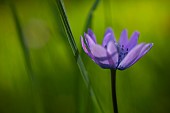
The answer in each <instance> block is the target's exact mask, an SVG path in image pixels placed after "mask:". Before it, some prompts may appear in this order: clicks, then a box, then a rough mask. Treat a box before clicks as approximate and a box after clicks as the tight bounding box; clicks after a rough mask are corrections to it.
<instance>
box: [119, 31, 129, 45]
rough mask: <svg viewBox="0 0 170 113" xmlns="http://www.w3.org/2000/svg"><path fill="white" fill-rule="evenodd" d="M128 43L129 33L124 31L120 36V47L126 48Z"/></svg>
mask: <svg viewBox="0 0 170 113" xmlns="http://www.w3.org/2000/svg"><path fill="white" fill-rule="evenodd" d="M127 43H128V33H127V30H126V29H124V30H123V31H122V33H121V36H120V40H119V45H120V46H122V45H123V46H124V47H125V46H126V45H127Z"/></svg>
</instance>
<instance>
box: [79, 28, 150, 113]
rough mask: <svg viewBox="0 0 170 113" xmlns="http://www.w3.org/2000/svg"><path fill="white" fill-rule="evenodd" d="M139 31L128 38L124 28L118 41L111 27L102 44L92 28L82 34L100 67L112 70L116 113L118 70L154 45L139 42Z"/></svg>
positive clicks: (140, 56) (84, 43)
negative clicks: (98, 41) (97, 39)
mask: <svg viewBox="0 0 170 113" xmlns="http://www.w3.org/2000/svg"><path fill="white" fill-rule="evenodd" d="M138 37H139V32H137V31H135V32H134V33H133V34H132V36H131V38H130V39H129V40H128V34H127V30H126V29H125V30H123V31H122V33H121V36H120V39H119V41H118V42H117V41H116V38H115V36H114V33H113V31H112V29H111V28H108V29H107V30H106V32H105V35H104V39H103V43H102V45H99V44H98V43H97V41H96V36H95V34H94V33H93V31H92V30H91V29H88V32H87V33H84V38H83V37H82V36H81V44H82V48H83V50H84V51H85V53H86V54H87V55H88V56H89V57H90V58H91V59H92V60H93V61H94V62H95V63H96V64H98V65H99V66H100V67H102V68H105V69H110V70H111V85H112V86H111V88H112V103H113V110H114V113H118V107H117V98H116V70H117V69H119V70H124V69H126V68H129V67H130V66H132V65H133V64H135V63H136V62H137V61H138V60H139V59H140V58H142V57H143V56H144V55H145V54H146V53H147V52H148V51H149V50H150V49H151V48H152V46H153V43H140V44H138Z"/></svg>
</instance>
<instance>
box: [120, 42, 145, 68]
mask: <svg viewBox="0 0 170 113" xmlns="http://www.w3.org/2000/svg"><path fill="white" fill-rule="evenodd" d="M144 46H145V44H144V43H141V44H138V45H136V46H135V47H134V48H133V49H132V50H131V51H130V52H129V53H128V54H127V55H126V56H125V58H124V59H123V60H122V61H121V62H120V64H119V66H118V69H120V70H123V69H126V68H127V66H128V65H129V64H130V63H132V62H133V61H134V60H135V59H136V58H137V57H138V55H139V54H140V51H141V49H142V48H143V47H144Z"/></svg>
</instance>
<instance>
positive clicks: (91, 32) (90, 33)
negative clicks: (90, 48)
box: [87, 29, 97, 43]
mask: <svg viewBox="0 0 170 113" xmlns="http://www.w3.org/2000/svg"><path fill="white" fill-rule="evenodd" d="M87 33H88V35H89V36H90V37H91V39H92V40H93V41H94V43H97V41H96V36H95V34H94V33H93V31H92V30H91V29H88V32H87Z"/></svg>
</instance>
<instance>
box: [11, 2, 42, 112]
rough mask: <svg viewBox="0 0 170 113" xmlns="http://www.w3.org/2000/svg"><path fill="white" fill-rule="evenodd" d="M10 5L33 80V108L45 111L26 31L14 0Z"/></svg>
mask: <svg viewBox="0 0 170 113" xmlns="http://www.w3.org/2000/svg"><path fill="white" fill-rule="evenodd" d="M9 6H10V8H11V12H12V16H13V18H14V22H15V24H16V30H17V32H18V37H19V41H20V44H21V48H22V51H23V55H24V59H25V64H26V68H27V73H28V75H29V78H30V81H31V93H32V97H33V101H34V102H33V103H34V104H35V108H34V106H33V109H34V110H35V111H34V112H36V113H43V109H41V108H43V107H42V105H41V101H40V98H39V93H38V87H37V84H36V83H37V81H36V82H35V76H34V73H33V69H32V65H31V59H30V53H29V48H28V47H27V44H26V42H25V37H24V32H23V30H22V27H21V24H20V21H19V18H18V15H17V12H16V9H15V7H14V4H13V2H10V3H9Z"/></svg>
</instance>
